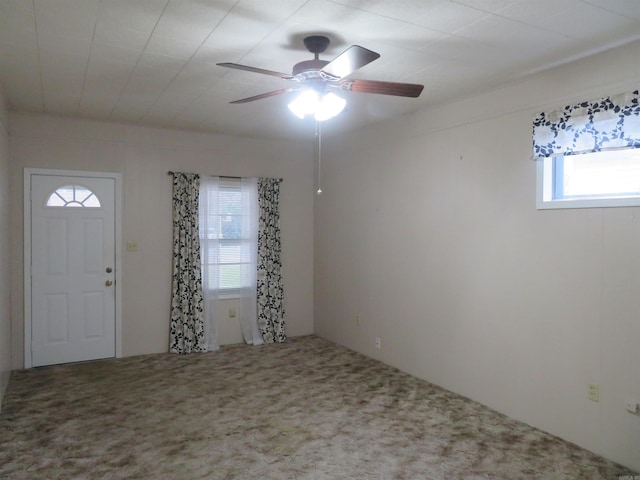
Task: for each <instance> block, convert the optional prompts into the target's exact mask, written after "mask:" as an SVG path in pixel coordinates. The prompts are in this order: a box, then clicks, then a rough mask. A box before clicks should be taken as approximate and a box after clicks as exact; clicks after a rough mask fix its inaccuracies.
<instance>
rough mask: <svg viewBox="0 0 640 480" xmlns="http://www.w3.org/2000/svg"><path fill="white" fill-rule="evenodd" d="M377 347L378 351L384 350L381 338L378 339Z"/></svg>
mask: <svg viewBox="0 0 640 480" xmlns="http://www.w3.org/2000/svg"><path fill="white" fill-rule="evenodd" d="M375 346H376V348H377V349H378V350H380V349H381V348H382V340H380V337H376V342H375Z"/></svg>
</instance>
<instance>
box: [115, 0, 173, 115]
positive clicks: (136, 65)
mask: <svg viewBox="0 0 640 480" xmlns="http://www.w3.org/2000/svg"><path fill="white" fill-rule="evenodd" d="M169 1H170V0H167V1H166V3H165V4H164V8H163V9H162V12H160V15H158V19H157V20H156V23H155V25H154V26H153V28H152V29H151V33H149V38H147V41H146V42H145V44H144V47H142V51H141V52H140V55H138V58H137V59H136V64H135V65H134V67H133V68H132V69H131V73H129V76H128V77H127V81H126V82H125V83H124V86H123V87H122V89H121V90H120V93H118V100H116V103H115V105H114V106H113V108H112V109H111V111H110V112H109V115H108V116H107V118H109V119H111V118H112V116H113V113H114V112H115V110H116V108H117V107H118V104H119V103H120V100H121V99H122V94H123V93H124V91H125V90H126V89H127V86H128V85H129V82H130V81H131V78H132V77H133V74H134V73H135V71H136V68H138V64H139V63H140V59H141V58H142V55H144V52H145V50H146V49H147V46H148V45H149V42H150V41H151V37H152V36H153V32H155V30H156V28H158V24H159V23H160V19H162V16H163V15H164V12H166V11H167V7H168V6H169Z"/></svg>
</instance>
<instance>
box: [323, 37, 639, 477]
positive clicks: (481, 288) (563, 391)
mask: <svg viewBox="0 0 640 480" xmlns="http://www.w3.org/2000/svg"><path fill="white" fill-rule="evenodd" d="M638 78H640V43H638V42H636V43H635V44H632V45H628V46H626V47H621V48H618V49H616V50H614V51H610V52H606V53H601V54H599V55H597V56H595V57H592V58H589V59H583V60H580V61H577V62H575V63H573V64H571V65H566V66H563V67H559V68H556V69H554V70H552V71H548V72H546V73H542V74H537V75H535V76H533V77H530V78H528V79H526V80H523V81H520V82H518V83H514V84H512V85H510V86H507V87H505V88H501V89H499V90H495V91H492V92H488V93H485V94H482V95H478V96H475V97H473V98H468V99H464V100H460V101H458V102H456V103H452V104H449V105H444V106H440V107H434V108H431V109H428V110H424V111H421V112H419V113H417V114H415V115H412V116H408V117H404V118H401V119H396V120H394V121H390V122H387V123H384V124H379V125H377V126H374V127H371V128H368V129H364V130H362V131H360V132H357V133H355V134H351V135H348V136H344V137H343V138H341V139H338V140H335V141H333V142H332V141H327V142H325V149H324V152H325V158H324V160H323V167H324V171H323V178H324V185H323V190H324V195H323V196H322V197H318V198H316V202H315V269H314V275H315V304H314V305H315V322H316V327H315V328H316V332H317V333H318V334H320V335H322V336H324V337H326V338H328V339H330V340H333V341H336V342H338V343H340V344H343V345H346V346H347V347H350V348H353V349H355V350H357V351H360V352H362V353H365V354H367V355H370V356H372V357H374V358H378V359H380V360H382V361H384V362H386V363H389V364H391V365H394V366H396V367H398V368H400V369H401V370H404V371H407V372H410V373H412V374H415V375H417V376H419V377H421V378H424V379H427V380H429V381H431V382H434V383H436V384H439V385H441V386H443V387H445V388H448V389H450V390H453V391H455V392H458V393H460V394H462V395H465V396H467V397H470V398H472V399H475V400H477V401H479V402H481V403H483V404H486V405H488V406H490V407H492V408H495V409H497V410H499V411H500V412H503V413H505V414H507V415H509V416H511V417H514V418H516V419H520V420H523V421H525V422H527V423H529V424H531V425H534V426H536V427H539V428H541V429H543V430H546V431H549V432H551V433H553V434H556V435H559V436H560V437H563V438H565V439H568V440H570V441H572V442H575V443H577V444H579V445H582V446H584V447H586V448H588V449H590V450H592V451H594V452H597V453H599V454H603V455H605V456H606V457H609V458H611V459H613V460H616V461H618V462H621V463H623V464H625V465H627V466H629V467H631V468H634V469H636V470H640V417H639V416H636V415H632V414H630V413H628V412H626V411H625V402H626V401H629V400H634V401H636V402H639V401H640V348H639V347H640V275H638V272H640V209H638V208H609V209H582V210H556V211H550V210H547V211H538V210H536V207H535V205H536V202H535V198H536V195H535V188H536V165H535V162H533V161H531V160H530V157H531V125H532V119H533V117H534V116H535V114H537V113H538V112H540V111H542V110H544V109H545V108H548V107H562V106H564V105H566V104H568V103H571V102H572V101H574V100H580V99H582V100H584V99H596V98H600V97H601V96H606V95H609V94H615V93H619V92H623V91H628V90H630V89H632V88H633V89H637V88H638V83H637V80H638ZM426 88H429V86H428V85H426ZM358 315H360V319H361V321H360V325H358V322H357V321H356V318H357V316H358ZM375 337H379V338H381V341H382V348H381V349H380V350H376V349H375V348H374V339H375ZM589 382H594V383H597V384H599V385H600V402H599V403H594V402H592V401H589V400H588V399H587V383H589Z"/></svg>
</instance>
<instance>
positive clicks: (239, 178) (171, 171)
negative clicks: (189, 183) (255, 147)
mask: <svg viewBox="0 0 640 480" xmlns="http://www.w3.org/2000/svg"><path fill="white" fill-rule="evenodd" d="M174 173H177V172H174V171H173V170H169V171H168V172H167V175H173V174H174ZM212 176H213V177H218V178H229V179H232V180H242V177H231V176H229V175H212ZM278 180H280V181H281V182H283V181H284V179H282V178H279V179H278Z"/></svg>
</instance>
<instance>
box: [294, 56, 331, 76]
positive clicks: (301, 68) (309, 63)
mask: <svg viewBox="0 0 640 480" xmlns="http://www.w3.org/2000/svg"><path fill="white" fill-rule="evenodd" d="M328 64H329V62H328V61H327V60H317V59H315V60H305V61H303V62H299V63H296V64H295V65H294V66H293V75H294V76H295V75H299V74H301V73H305V72H316V73H317V72H318V70H322V68H324V67H325V66H326V65H328Z"/></svg>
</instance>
